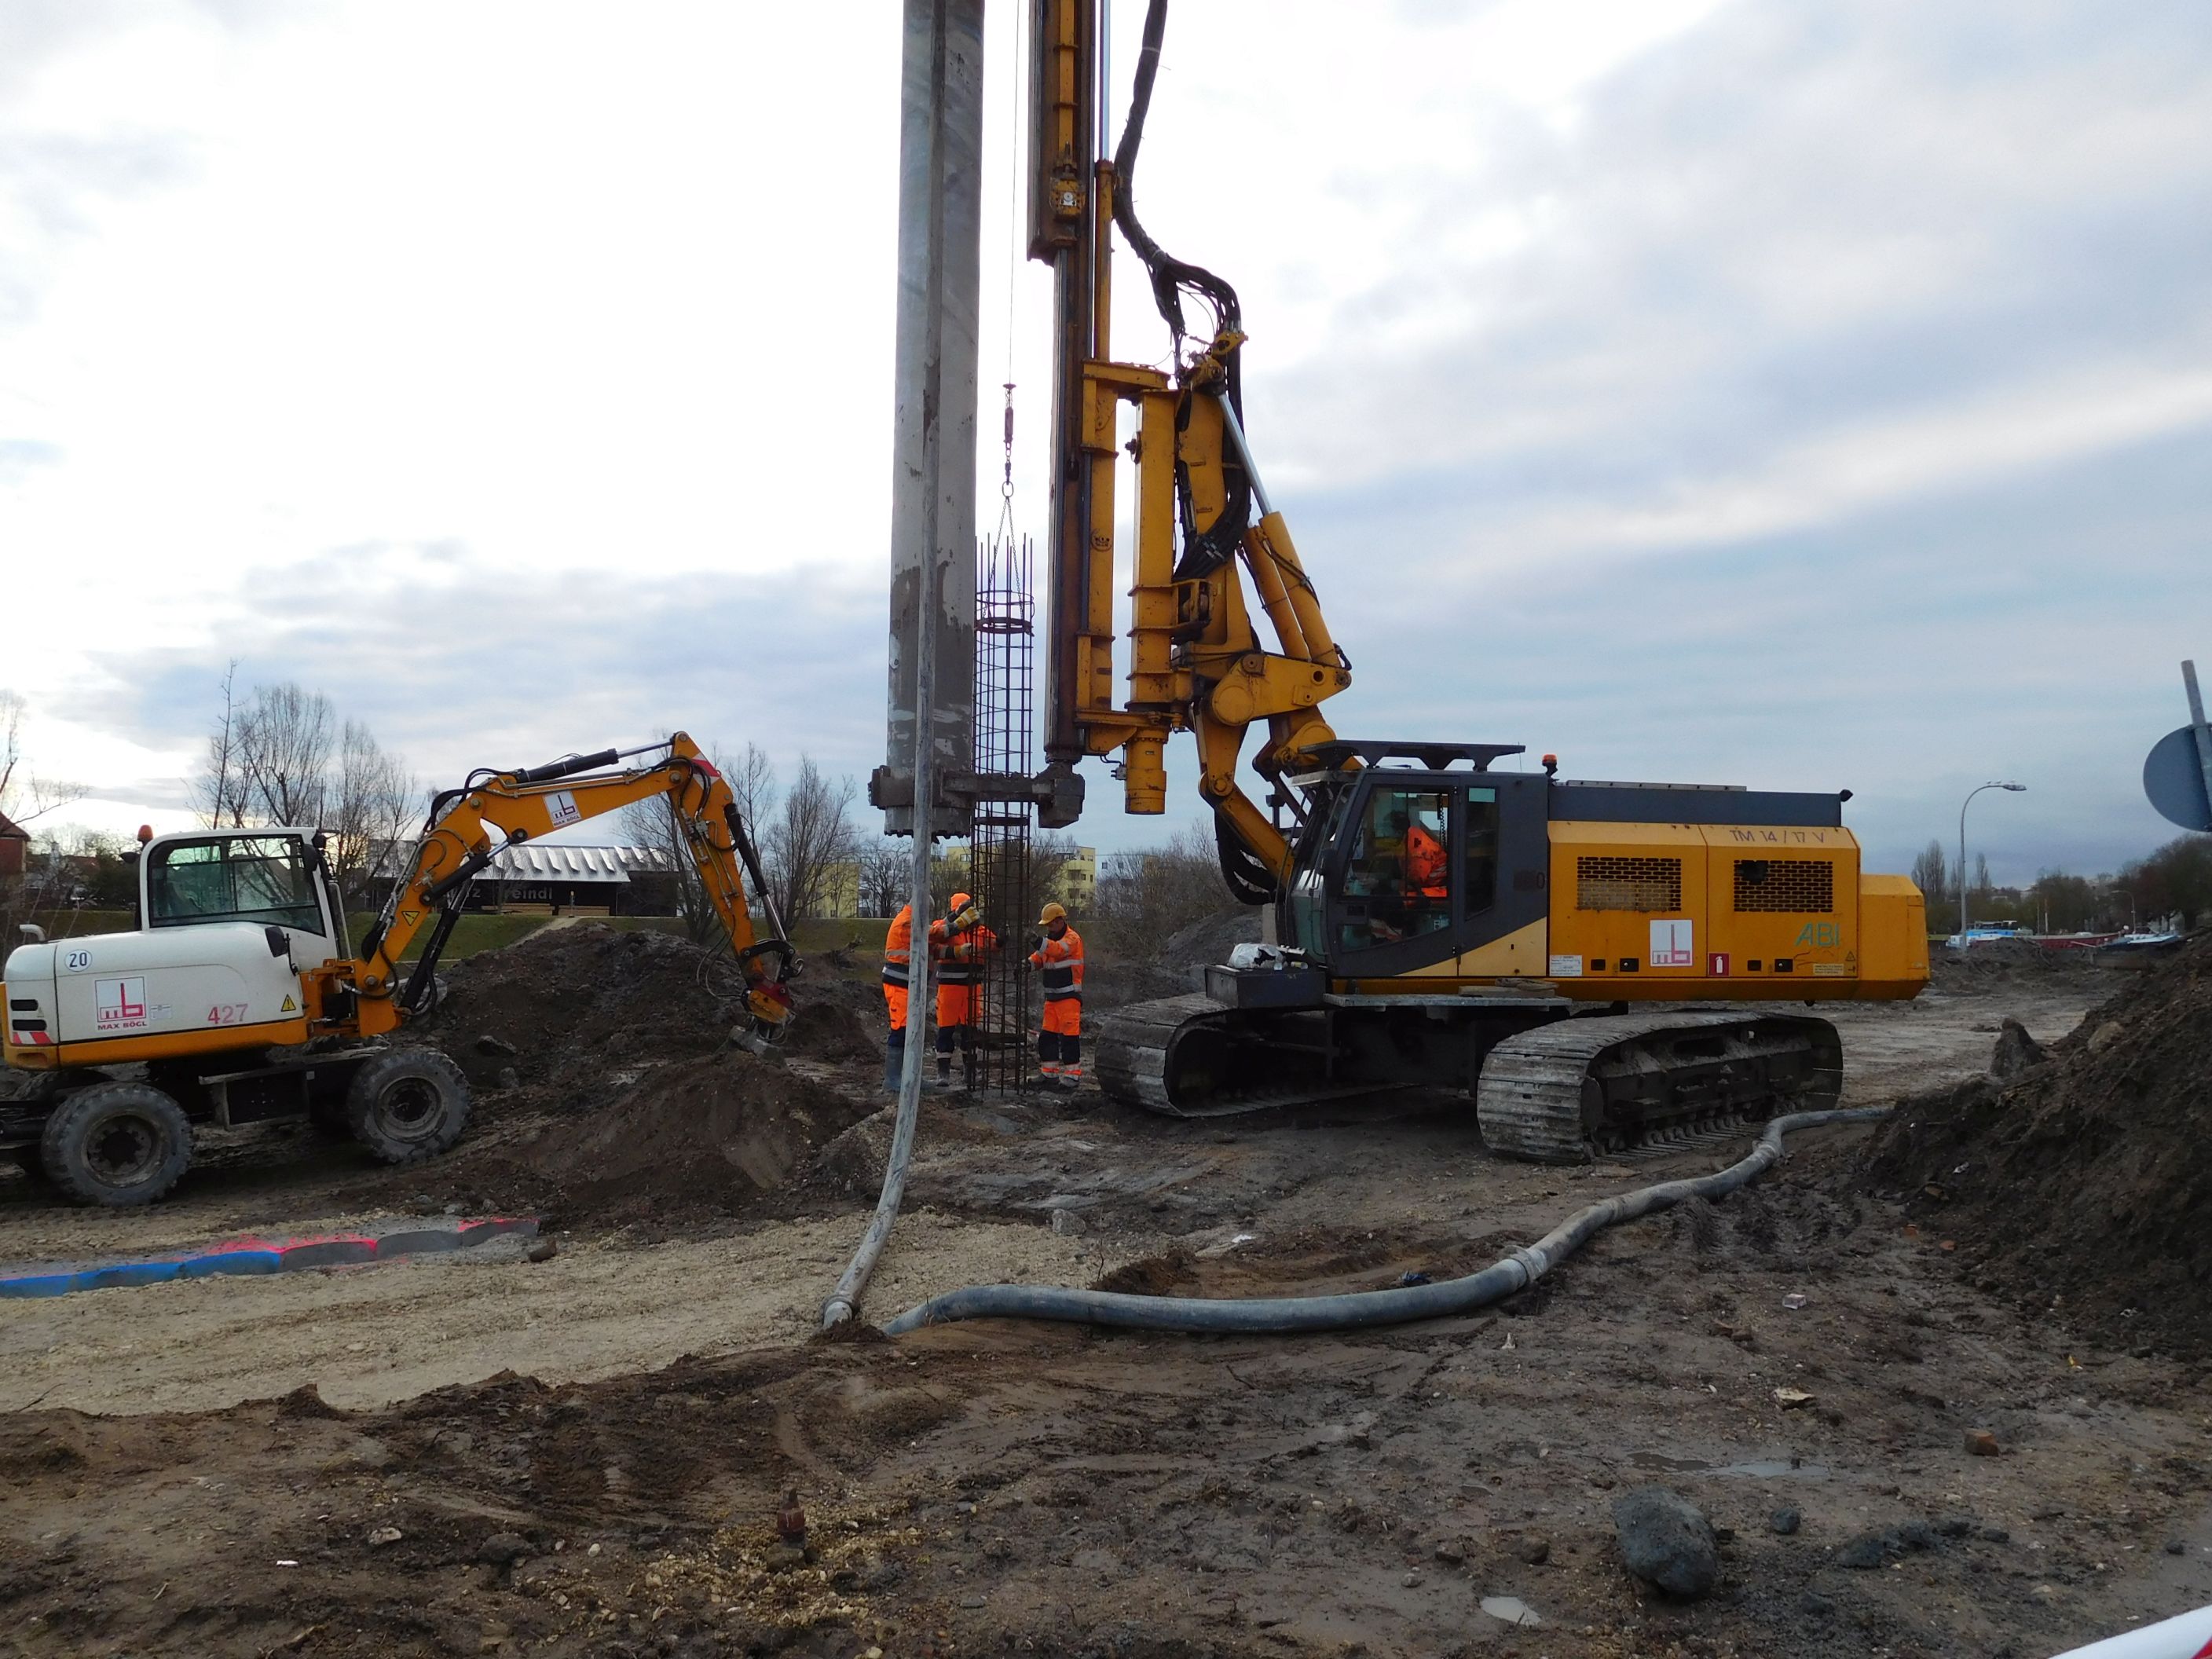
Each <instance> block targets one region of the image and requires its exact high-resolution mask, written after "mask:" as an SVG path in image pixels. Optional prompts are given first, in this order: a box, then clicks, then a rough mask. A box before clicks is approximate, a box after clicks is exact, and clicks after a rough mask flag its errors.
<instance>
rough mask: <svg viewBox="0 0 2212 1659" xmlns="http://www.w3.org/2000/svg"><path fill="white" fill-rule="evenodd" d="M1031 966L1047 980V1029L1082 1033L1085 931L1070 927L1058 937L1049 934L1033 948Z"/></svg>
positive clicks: (1069, 1034) (1061, 1032)
mask: <svg viewBox="0 0 2212 1659" xmlns="http://www.w3.org/2000/svg"><path fill="white" fill-rule="evenodd" d="M1030 966H1031V967H1032V968H1036V969H1041V970H1042V972H1041V975H1040V977H1041V978H1042V980H1043V981H1044V1016H1043V1018H1042V1022H1041V1024H1042V1029H1043V1030H1048V1031H1051V1032H1054V1033H1056V1034H1057V1035H1059V1036H1082V1035H1083V935H1082V934H1080V933H1077V932H1076V931H1075V929H1074V928H1073V927H1067V928H1066V929H1065V930H1064V931H1063V932H1062V933H1061V934H1060V937H1059V938H1058V939H1054V938H1053V937H1052V936H1051V935H1050V934H1047V935H1046V936H1045V939H1044V942H1043V943H1042V944H1041V945H1038V946H1037V948H1036V950H1034V951H1030Z"/></svg>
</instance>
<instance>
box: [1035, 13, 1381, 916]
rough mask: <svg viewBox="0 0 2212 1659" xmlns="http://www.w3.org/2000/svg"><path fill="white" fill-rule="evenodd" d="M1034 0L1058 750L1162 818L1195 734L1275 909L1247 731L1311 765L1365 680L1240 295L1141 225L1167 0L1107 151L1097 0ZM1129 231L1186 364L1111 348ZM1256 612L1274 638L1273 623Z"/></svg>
mask: <svg viewBox="0 0 2212 1659" xmlns="http://www.w3.org/2000/svg"><path fill="white" fill-rule="evenodd" d="M1034 3H1035V7H1036V12H1035V17H1036V27H1035V29H1034V32H1033V33H1032V35H1031V40H1032V41H1033V42H1034V48H1033V49H1034V51H1035V52H1036V59H1035V62H1034V64H1033V65H1032V75H1031V87H1032V89H1033V94H1032V95H1033V100H1034V101H1033V105H1032V108H1031V111H1030V119H1031V124H1032V135H1033V136H1032V143H1031V144H1030V161H1031V173H1032V177H1031V180H1030V185H1031V197H1030V257H1031V258H1035V259H1038V260H1042V261H1043V262H1045V263H1047V264H1050V265H1051V266H1052V267H1053V273H1054V329H1055V333H1056V343H1055V354H1054V415H1053V522H1052V528H1051V538H1050V562H1051V568H1052V599H1051V606H1050V612H1049V630H1048V656H1047V661H1048V702H1047V710H1048V713H1047V720H1048V725H1047V729H1046V735H1045V753H1046V759H1047V761H1048V763H1050V764H1051V765H1054V766H1057V767H1072V766H1073V764H1074V763H1076V762H1077V761H1079V760H1080V759H1082V758H1083V757H1085V756H1086V755H1109V754H1112V753H1115V751H1117V750H1118V751H1119V752H1120V755H1121V762H1120V765H1119V772H1120V775H1121V780H1122V783H1123V788H1124V805H1125V807H1126V809H1127V811H1131V812H1145V813H1152V812H1163V811H1166V808H1167V774H1166V768H1165V763H1164V749H1165V744H1166V741H1167V739H1168V738H1169V736H1170V734H1171V733H1173V732H1182V731H1187V732H1192V733H1193V734H1194V736H1195V738H1196V739H1197V744H1198V751H1199V762H1200V780H1199V788H1200V793H1202V794H1203V795H1204V796H1205V798H1206V802H1207V804H1208V805H1210V806H1211V807H1212V810H1213V812H1214V814H1215V823H1216V828H1217V832H1218V839H1219V842H1220V846H1221V852H1222V869H1223V873H1224V874H1225V876H1226V877H1227V878H1228V879H1229V881H1230V884H1231V887H1232V889H1234V890H1236V891H1237V895H1238V896H1239V897H1241V898H1243V899H1245V900H1247V901H1248V902H1255V903H1256V902H1264V901H1266V900H1267V898H1269V897H1271V896H1273V892H1274V890H1276V888H1277V886H1278V885H1279V884H1280V883H1281V882H1283V881H1284V880H1285V879H1286V878H1287V877H1288V875H1289V872H1290V867H1291V848H1290V845H1289V842H1287V840H1286V839H1285V836H1284V835H1283V834H1282V832H1281V831H1280V830H1279V829H1277V827H1276V825H1275V823H1274V821H1273V819H1272V818H1271V817H1270V816H1269V815H1268V814H1267V812H1265V811H1262V810H1261V807H1260V806H1259V805H1257V804H1256V803H1255V802H1254V801H1253V800H1252V799H1250V797H1249V796H1248V795H1247V794H1246V793H1244V791H1243V788H1242V787H1240V786H1239V784H1238V783H1237V765H1238V763H1239V761H1240V758H1241V757H1243V750H1244V747H1245V742H1246V738H1247V735H1248V732H1249V730H1250V728H1252V727H1254V726H1262V727H1264V729H1265V732H1266V739H1265V741H1264V742H1263V743H1262V744H1261V745H1260V747H1259V748H1258V750H1256V752H1255V753H1254V754H1253V756H1252V757H1251V760H1252V764H1253V767H1254V769H1255V770H1256V771H1257V772H1258V773H1259V774H1260V775H1261V777H1263V778H1266V779H1267V780H1268V781H1270V782H1273V781H1275V780H1276V779H1278V778H1279V777H1280V776H1281V775H1283V774H1284V773H1285V771H1291V770H1296V769H1299V768H1300V767H1301V766H1302V765H1304V764H1305V763H1307V762H1308V760H1309V757H1310V755H1311V752H1312V750H1313V749H1314V746H1315V745H1316V744H1322V743H1327V742H1328V741H1330V740H1331V739H1333V738H1334V736H1335V733H1334V731H1332V729H1331V728H1330V726H1329V723H1328V720H1326V719H1325V718H1324V717H1323V716H1322V713H1321V711H1320V705H1321V704H1322V702H1323V701H1324V700H1326V699H1327V698H1329V697H1332V696H1335V695H1336V694H1337V693H1339V692H1340V691H1342V690H1345V689H1346V687H1348V686H1349V685H1350V684H1351V683H1352V667H1351V664H1350V662H1349V660H1348V659H1346V656H1345V654H1344V652H1343V651H1342V649H1341V648H1340V647H1338V645H1337V644H1336V642H1335V640H1334V637H1333V636H1332V635H1331V634H1330V632H1329V629H1328V622H1327V620H1326V618H1325V617H1323V615H1322V605H1321V600H1320V596H1319V595H1318V593H1317V592H1316V590H1315V588H1314V585H1313V582H1312V580H1310V578H1309V577H1308V575H1307V574H1306V571H1305V568H1304V565H1303V564H1302V563H1301V562H1300V561H1299V558H1298V554H1297V547H1296V545H1295V544H1294V543H1293V542H1292V541H1291V532H1290V529H1289V526H1287V525H1286V524H1285V522H1284V519H1283V515H1282V513H1280V512H1279V511H1278V510H1277V509H1276V508H1275V507H1274V506H1273V503H1272V502H1271V501H1269V500H1268V497H1267V490H1266V489H1265V487H1264V485H1263V484H1262V483H1261V478H1260V474H1259V470H1258V467H1257V465H1255V461H1254V459H1253V457H1252V453H1251V451H1250V448H1249V445H1248V444H1247V442H1246V440H1245V436H1244V431H1243V421H1242V418H1241V415H1240V412H1239V411H1240V407H1241V403H1242V398H1241V393H1240V391H1239V354H1240V353H1241V351H1242V349H1243V345H1244V334H1243V328H1242V325H1241V317H1240V314H1239V312H1238V308H1237V296H1236V292H1235V290H1234V289H1231V287H1230V285H1229V284H1228V283H1225V282H1224V281H1222V280H1221V279H1220V278H1219V277H1218V276H1214V275H1213V274H1212V272H1210V271H1207V270H1204V269H1203V268H1201V267H1200V266H1196V265H1193V264H1188V263H1186V262H1184V261H1182V260H1178V259H1176V258H1172V257H1171V256H1170V255H1169V254H1167V253H1166V252H1164V251H1163V250H1162V249H1161V248H1160V247H1159V246H1158V244H1157V243H1156V242H1154V241H1153V240H1152V238H1151V237H1150V235H1148V234H1146V231H1145V229H1144V227H1143V226H1142V224H1141V223H1140V222H1139V220H1138V218H1137V216H1136V212H1135V208H1134V201H1133V193H1132V184H1133V175H1134V172H1135V167H1136V157H1137V152H1138V148H1139V143H1141V140H1142V137H1143V131H1144V122H1145V115H1146V110H1147V108H1148V107H1149V105H1150V102H1151V97H1152V82H1153V79H1154V76H1155V74H1156V72H1157V70H1158V61H1159V51H1160V42H1161V38H1162V35H1163V33H1164V29H1165V26H1166V12H1167V5H1166V0H1151V3H1150V6H1149V9H1148V10H1147V13H1146V20H1145V36H1144V46H1143V51H1142V53H1141V55H1140V56H1139V60H1138V65H1137V71H1136V80H1135V91H1134V94H1133V98H1132V100H1131V106H1130V112H1129V118H1128V123H1127V126H1126V127H1125V128H1124V130H1123V132H1122V135H1121V143H1120V145H1119V146H1118V148H1117V149H1116V150H1115V155H1114V156H1113V158H1112V159H1111V160H1109V159H1107V158H1106V157H1104V156H1103V155H1101V154H1099V150H1100V149H1102V148H1103V146H1102V144H1101V143H1100V141H1099V138H1098V134H1099V132H1100V131H1101V130H1102V128H1103V121H1102V120H1101V118H1100V80H1101V76H1100V74H1099V68H1100V63H1101V59H1102V57H1103V53H1102V51H1101V47H1100V43H1099V40H1098V25H1099V17H1098V8H1097V0H1034ZM1116 228H1119V229H1120V230H1121V232H1122V233H1123V234H1124V235H1125V236H1126V237H1127V240H1128V241H1129V242H1130V244H1131V246H1132V247H1133V249H1134V250H1135V251H1136V252H1137V253H1138V254H1139V257H1140V258H1142V259H1143V261H1144V264H1145V266H1146V272H1147V274H1148V276H1149V277H1150V279H1151V286H1152V293H1153V295H1154V298H1155V301H1157V303H1158V307H1159V310H1160V314H1161V316H1162V318H1163V319H1164V320H1165V321H1166V323H1167V325H1168V327H1169V331H1170V335H1171V336H1172V337H1173V340H1174V362H1175V368H1174V370H1173V372H1172V373H1169V372H1164V371H1162V370H1160V369H1158V368H1150V367H1146V366H1142V365H1137V364H1130V363H1120V362H1114V361H1113V360H1112V356H1111V352H1110V349H1109V343H1110V342H1109V313H1110V310H1111V300H1112V289H1113V276H1112V265H1113V240H1114V233H1115V229H1116ZM1187 301H1188V302H1189V303H1191V304H1194V305H1196V306H1199V307H1204V308H1205V309H1206V311H1208V312H1210V313H1211V316H1212V323H1211V331H1210V334H1208V335H1206V336H1204V337H1202V338H1201V337H1194V336H1193V335H1191V334H1190V333H1189V332H1188V313H1187V312H1186V309H1185V306H1186V302H1187ZM1194 340H1197V341H1200V343H1196V344H1195V345H1194V348H1193V349H1186V348H1187V346H1190V345H1191V343H1193V342H1194ZM1125 403H1126V404H1133V405H1134V406H1135V408H1136V410H1137V433H1136V437H1135V439H1134V441H1133V442H1131V443H1130V444H1129V445H1128V446H1127V447H1128V449H1129V451H1130V452H1131V453H1133V456H1134V458H1135V461H1136V492H1137V493H1136V503H1135V511H1134V513H1133V515H1132V516H1133V520H1134V526H1135V536H1134V546H1133V550H1131V553H1130V555H1129V565H1130V568H1131V571H1132V574H1131V575H1130V576H1129V577H1128V578H1127V579H1122V578H1120V577H1118V576H1117V567H1118V565H1119V560H1118V558H1117V553H1118V547H1117V539H1118V538H1117V537H1116V534H1115V489H1116V484H1117V472H1118V469H1119V463H1120V457H1121V447H1122V446H1121V442H1120V411H1121V405H1122V404H1125ZM1117 588H1126V591H1127V592H1128V593H1129V594H1130V596H1131V617H1130V628H1129V646H1128V666H1127V701H1126V702H1121V703H1118V704H1117V702H1116V701H1115V671H1114V653H1115V631H1116V630H1115V616H1114V605H1115V595H1116V590H1117ZM1255 599H1256V600H1257V604H1256V606H1255V604H1254V603H1253V601H1254V600H1255ZM1255 610H1256V611H1258V612H1259V613H1260V614H1261V615H1262V616H1264V617H1266V620H1267V629H1268V631H1269V632H1270V633H1272V634H1273V641H1272V644H1270V643H1269V642H1267V641H1263V640H1262V638H1261V635H1260V633H1259V631H1258V629H1256V628H1255V616H1254V612H1255Z"/></svg>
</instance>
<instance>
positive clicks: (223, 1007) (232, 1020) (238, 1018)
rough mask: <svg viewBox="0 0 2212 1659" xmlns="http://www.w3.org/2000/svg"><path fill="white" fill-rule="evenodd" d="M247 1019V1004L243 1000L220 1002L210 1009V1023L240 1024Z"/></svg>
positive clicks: (208, 1019)
mask: <svg viewBox="0 0 2212 1659" xmlns="http://www.w3.org/2000/svg"><path fill="white" fill-rule="evenodd" d="M245 1019H246V1005H245V1004H244V1003H242V1002H218V1003H216V1005H215V1006H214V1007H212V1008H210V1009H209V1010H208V1017H207V1023H208V1024H210V1025H238V1024H243V1023H244V1022H245Z"/></svg>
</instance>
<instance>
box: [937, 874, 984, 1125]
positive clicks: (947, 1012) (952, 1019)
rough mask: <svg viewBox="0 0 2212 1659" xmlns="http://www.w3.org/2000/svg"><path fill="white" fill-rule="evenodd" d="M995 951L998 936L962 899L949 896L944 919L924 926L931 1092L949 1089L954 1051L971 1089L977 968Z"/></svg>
mask: <svg viewBox="0 0 2212 1659" xmlns="http://www.w3.org/2000/svg"><path fill="white" fill-rule="evenodd" d="M998 948H999V936H998V935H997V934H996V933H993V932H992V931H991V930H990V929H989V928H987V927H985V926H984V925H983V913H982V912H981V910H980V909H978V908H976V905H975V900H974V899H973V898H972V897H970V896H969V895H968V894H966V893H955V894H954V895H953V896H952V903H951V907H950V914H949V915H947V916H945V917H944V918H943V919H941V920H939V921H933V922H931V923H930V924H929V959H930V961H931V962H933V963H935V964H937V1086H938V1087H939V1088H940V1089H949V1088H951V1086H952V1050H953V1049H954V1048H956V1047H957V1048H959V1050H960V1072H961V1076H962V1079H963V1081H964V1082H965V1083H966V1084H967V1085H968V1087H969V1088H970V1089H973V1088H974V1087H975V1071H976V1066H977V1064H978V1060H977V1056H976V1053H975V1042H976V1038H977V1036H978V1035H979V1028H980V1027H981V1025H982V1024H983V966H984V962H985V959H986V958H987V957H989V956H990V954H991V952H992V951H995V950H997V949H998Z"/></svg>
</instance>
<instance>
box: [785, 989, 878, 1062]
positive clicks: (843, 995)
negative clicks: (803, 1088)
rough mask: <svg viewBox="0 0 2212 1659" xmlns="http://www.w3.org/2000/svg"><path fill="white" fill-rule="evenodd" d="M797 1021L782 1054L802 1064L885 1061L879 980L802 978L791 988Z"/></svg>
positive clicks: (794, 1022)
mask: <svg viewBox="0 0 2212 1659" xmlns="http://www.w3.org/2000/svg"><path fill="white" fill-rule="evenodd" d="M793 999H794V1000H795V1001H796V1003H797V1006H798V1017H797V1018H796V1019H795V1020H794V1021H793V1024H792V1027H791V1030H790V1032H789V1034H788V1035H787V1036H785V1038H784V1039H783V1042H782V1044H781V1048H782V1051H783V1052H784V1053H785V1054H789V1055H792V1056H793V1057H794V1058H796V1059H799V1060H876V1061H878V1062H880V1061H881V1060H882V1059H883V1057H884V1025H885V1018H884V994H883V990H882V987H881V983H880V981H877V982H868V981H853V980H843V979H826V978H825V979H817V978H815V977H813V976H811V975H809V976H807V977H805V978H803V979H801V980H800V981H799V983H798V984H797V985H796V986H795V987H793Z"/></svg>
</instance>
